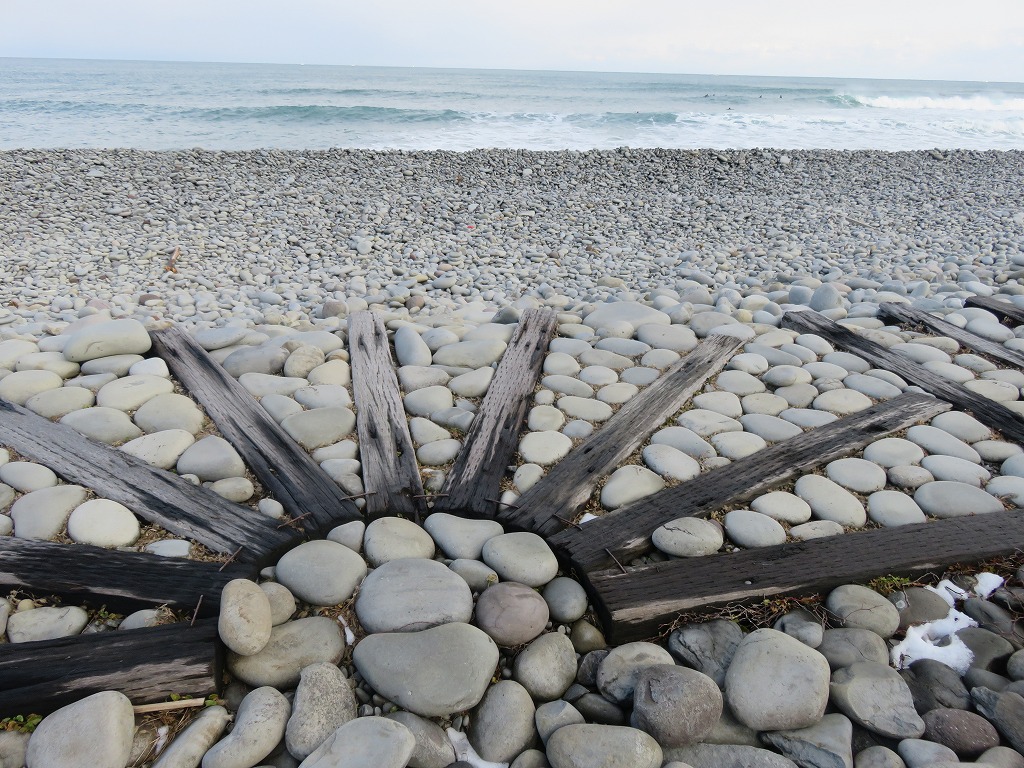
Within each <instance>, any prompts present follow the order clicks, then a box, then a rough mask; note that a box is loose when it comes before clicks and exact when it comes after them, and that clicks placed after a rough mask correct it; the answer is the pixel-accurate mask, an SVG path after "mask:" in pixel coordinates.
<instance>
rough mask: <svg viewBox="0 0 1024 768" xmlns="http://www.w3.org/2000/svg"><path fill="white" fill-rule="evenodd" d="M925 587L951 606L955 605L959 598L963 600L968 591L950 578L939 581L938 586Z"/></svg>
mask: <svg viewBox="0 0 1024 768" xmlns="http://www.w3.org/2000/svg"><path fill="white" fill-rule="evenodd" d="M925 589H929V590H931V591H932V592H934V593H935V594H937V595H938V596H939V597H941V598H942V599H943V600H945V601H946V603H948V604H949V606H950V608H952V607H953V603H954V602H956V601H957V600H962V599H964V598H965V597H967V593H966V592H965V591H964V590H962V589H960V587H958V586H957V585H956V584H954V583H953V582H952V581H950V580H949V579H943V580H942V581H940V582H939V583H938V586H935V587H932V586H927V587H925Z"/></svg>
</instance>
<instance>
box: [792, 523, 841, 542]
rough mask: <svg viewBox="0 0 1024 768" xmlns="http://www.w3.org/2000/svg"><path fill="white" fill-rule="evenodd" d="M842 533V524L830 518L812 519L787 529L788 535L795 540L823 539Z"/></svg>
mask: <svg viewBox="0 0 1024 768" xmlns="http://www.w3.org/2000/svg"><path fill="white" fill-rule="evenodd" d="M842 533H843V526H841V525H840V524H839V523H837V522H834V521H832V520H812V521H811V522H809V523H802V524H800V525H794V526H793V527H792V528H790V529H789V535H790V536H791V537H792V538H793V539H794V540H796V541H810V540H811V539H823V538H825V537H826V536H840V535H842Z"/></svg>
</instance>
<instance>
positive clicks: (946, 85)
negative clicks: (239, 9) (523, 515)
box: [0, 58, 1024, 150]
mask: <svg viewBox="0 0 1024 768" xmlns="http://www.w3.org/2000/svg"><path fill="white" fill-rule="evenodd" d="M624 146H626V147H664V148H680V149H693V148H702V147H711V148H720V149H727V148H753V147H777V148H786V149H879V150H911V149H929V148H940V149H954V148H956V149H976V150H989V149H1024V83H979V82H947V81H921V80H858V79H845V80H844V79H831V78H803V77H794V78H791V77H737V76H715V75H669V74H631V73H605V72H543V71H513V70H471V69H427V68H392V67H349V66H303V65H282V64H211V63H193V62H150V61H144V62H143V61H96V60H72V59H12V58H0V149H15V148H76V147H92V148H114V147H118V148H124V147H127V148H136V149H186V148H192V147H202V148H205V149H225V150H230V149H255V148H279V149H323V148H329V147H348V148H368V149H408V150H412V149H443V150H470V149H480V148H490V147H500V148H514V149H543V150H555V149H576V150H586V149H611V148H616V147H624Z"/></svg>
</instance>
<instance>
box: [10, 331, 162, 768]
mask: <svg viewBox="0 0 1024 768" xmlns="http://www.w3.org/2000/svg"><path fill="white" fill-rule="evenodd" d="M147 338H148V337H147ZM134 735H135V714H134V712H133V711H132V703H131V701H129V700H128V697H127V696H125V695H124V694H123V693H118V692H117V691H101V692H100V693H94V694H92V695H91V696H86V697H85V698H83V699H79V700H78V701H76V702H75V703H74V704H68V705H67V706H65V707H61V708H60V709H58V710H57V711H55V712H53V713H51V714H50V715H47V716H46V717H45V718H43V720H42V722H41V723H39V725H38V726H36V729H35V730H34V731H33V732H32V736H31V738H30V739H29V742H28V750H27V752H26V754H25V763H26V765H28V766H29V767H30V768H78V767H80V766H85V765H87V766H90V768H124V766H126V765H127V764H128V761H129V757H130V756H131V751H132V738H133V736H134ZM11 764H12V765H14V764H15V763H11ZM18 764H19V765H20V761H18Z"/></svg>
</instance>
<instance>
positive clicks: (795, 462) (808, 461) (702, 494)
mask: <svg viewBox="0 0 1024 768" xmlns="http://www.w3.org/2000/svg"><path fill="white" fill-rule="evenodd" d="M949 407H950V406H949V404H948V403H944V402H942V401H941V400H936V399H935V398H933V397H928V396H927V395H919V394H913V393H911V394H905V395H900V396H898V397H894V398H893V399H892V400H888V401H886V402H883V403H879V404H878V405H874V406H872V407H871V408H866V409H864V410H863V411H860V412H859V413H855V414H853V415H851V416H846V417H844V418H842V419H837V420H836V421H833V422H831V423H829V424H825V425H823V426H820V427H816V428H814V429H810V430H808V431H806V432H804V433H803V434H802V435H796V436H795V437H791V438H789V439H787V440H780V441H779V442H777V443H774V444H773V445H770V446H768V447H767V448H762V449H761V450H760V451H757V452H756V453H753V454H751V455H750V456H747V457H745V458H742V459H739V460H737V461H734V462H732V463H731V464H727V465H725V466H724V467H718V468H716V469H712V470H710V471H708V472H704V473H702V474H701V475H699V476H697V477H695V478H694V479H692V480H688V481H686V482H684V483H680V484H679V485H676V486H673V487H671V488H665V489H664V490H661V491H658V492H657V493H654V494H651V495H650V496H647V497H645V498H643V499H641V500H639V501H637V502H636V503H634V504H630V505H629V506H626V507H623V508H621V509H617V510H615V511H614V512H610V513H609V514H607V515H604V516H602V517H599V518H597V519H596V520H591V521H590V522H588V523H586V524H585V525H582V526H580V527H579V528H566V529H565V530H563V531H561V532H560V533H558V534H556V535H554V536H551V537H550V538H549V539H548V543H549V544H551V546H552V547H554V548H555V549H556V550H557V551H558V552H560V553H561V554H562V555H563V556H564V557H565V558H566V559H568V560H569V562H570V563H572V565H573V566H574V567H575V568H576V569H577V570H578V571H580V572H584V573H585V572H588V571H593V570H596V569H598V568H606V567H609V566H611V565H612V564H613V563H614V562H615V561H616V560H618V561H619V562H629V561H630V560H633V559H635V558H637V557H639V556H641V555H643V554H645V553H646V552H649V551H650V550H651V548H652V546H653V545H652V544H651V533H653V531H654V529H655V528H657V527H658V526H661V525H664V524H665V523H668V522H671V521H672V520H676V519H678V518H680V517H707V516H708V515H710V514H711V513H713V512H717V511H718V510H720V509H722V508H723V507H725V506H728V505H730V504H741V503H743V502H746V501H749V500H751V499H753V498H756V497H757V496H760V495H761V494H763V493H766V492H767V491H770V490H772V489H773V488H776V487H778V486H779V485H782V484H783V483H785V482H787V481H789V480H791V479H793V478H794V477H797V476H798V475H800V474H803V473H804V472H807V471H809V470H811V469H814V468H815V467H817V466H820V465H822V464H826V463H828V462H830V461H833V460H834V459H838V458H841V457H843V456H848V455H850V454H851V453H854V452H855V451H858V450H860V449H862V448H864V447H865V446H867V445H868V444H869V443H872V442H874V441H875V440H878V439H879V438H881V437H884V436H885V435H888V434H891V433H892V432H896V431H898V430H901V429H905V428H907V427H910V426H912V425H914V424H916V423H917V422H919V421H924V420H926V419H930V418H932V417H934V416H937V415H938V414H940V413H942V412H943V411H948V410H949Z"/></svg>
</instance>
